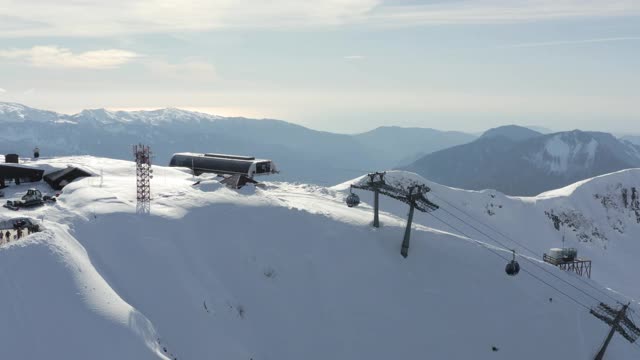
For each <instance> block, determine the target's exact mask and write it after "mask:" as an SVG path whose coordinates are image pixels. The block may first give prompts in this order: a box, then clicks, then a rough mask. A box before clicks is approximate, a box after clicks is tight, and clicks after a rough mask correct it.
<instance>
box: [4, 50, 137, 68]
mask: <svg viewBox="0 0 640 360" xmlns="http://www.w3.org/2000/svg"><path fill="white" fill-rule="evenodd" d="M138 56H139V55H138V54H136V53H134V52H131V51H126V50H120V49H106V50H93V51H86V52H81V53H73V52H72V51H71V50H69V49H65V48H60V47H57V46H34V47H32V48H28V49H9V50H0V58H3V59H7V60H14V61H21V62H23V61H24V62H26V63H27V64H29V65H30V66H34V67H40V68H77V69H113V68H117V67H119V66H121V65H123V64H126V63H128V62H130V61H132V60H134V59H135V58H137V57H138Z"/></svg>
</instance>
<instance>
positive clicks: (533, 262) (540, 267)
mask: <svg viewBox="0 0 640 360" xmlns="http://www.w3.org/2000/svg"><path fill="white" fill-rule="evenodd" d="M440 210H442V211H444V212H446V213H447V214H449V215H451V216H453V217H454V218H456V219H458V220H459V221H460V222H462V223H464V224H466V225H467V226H469V227H471V228H472V229H474V230H476V231H477V232H478V233H480V234H482V235H484V236H485V237H486V238H487V239H489V240H493V241H494V242H495V243H497V244H499V245H500V246H502V247H503V248H505V249H508V248H509V247H508V246H506V245H505V244H504V243H502V242H500V241H498V240H496V239H495V238H492V237H491V236H489V235H487V234H486V233H485V232H483V231H482V230H480V229H478V228H477V227H475V226H473V225H472V224H469V223H468V222H466V221H464V220H462V219H461V218H459V217H458V216H456V215H455V214H452V213H451V212H450V211H448V210H447V209H444V208H442V207H440ZM467 237H468V236H467ZM521 258H523V259H525V260H526V261H528V262H529V263H531V264H533V265H534V266H535V267H537V268H539V269H540V270H542V271H544V272H546V273H547V274H549V275H551V276H553V277H555V278H556V279H558V280H560V281H562V282H564V283H566V284H567V285H569V286H571V287H573V288H574V289H576V290H578V291H580V292H581V293H583V294H585V295H587V296H588V297H590V298H592V299H593V300H595V301H597V302H598V303H600V302H602V301H601V300H600V299H598V298H596V297H595V296H593V295H591V294H589V293H588V292H586V291H585V290H583V289H581V288H579V287H577V286H575V285H574V284H572V283H570V282H569V281H567V280H565V279H563V278H561V277H559V276H557V275H556V274H554V273H552V272H551V271H549V270H547V269H545V268H544V267H542V266H540V265H539V264H537V263H536V262H535V261H533V260H531V259H529V258H528V257H526V256H521Z"/></svg>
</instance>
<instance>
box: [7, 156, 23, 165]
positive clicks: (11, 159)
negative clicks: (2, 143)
mask: <svg viewBox="0 0 640 360" xmlns="http://www.w3.org/2000/svg"><path fill="white" fill-rule="evenodd" d="M4 162H6V163H11V164H17V163H19V162H20V157H19V156H18V154H7V155H5V156H4Z"/></svg>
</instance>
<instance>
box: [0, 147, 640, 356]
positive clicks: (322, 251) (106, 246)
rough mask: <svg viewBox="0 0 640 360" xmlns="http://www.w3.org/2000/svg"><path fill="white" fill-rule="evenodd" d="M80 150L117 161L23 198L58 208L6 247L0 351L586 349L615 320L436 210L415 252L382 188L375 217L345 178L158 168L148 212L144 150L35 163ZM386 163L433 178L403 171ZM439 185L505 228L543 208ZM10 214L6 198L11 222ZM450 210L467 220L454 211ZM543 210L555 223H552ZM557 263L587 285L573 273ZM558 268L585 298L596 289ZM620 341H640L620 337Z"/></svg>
mask: <svg viewBox="0 0 640 360" xmlns="http://www.w3.org/2000/svg"><path fill="white" fill-rule="evenodd" d="M69 164H74V165H78V166H82V167H83V168H86V169H88V170H90V171H92V172H94V173H101V171H100V170H103V171H102V173H103V174H104V177H103V178H102V179H100V178H99V177H92V178H84V179H82V180H78V181H76V182H73V183H71V184H70V185H68V186H67V187H65V189H64V190H63V193H62V195H61V196H60V198H59V201H58V203H57V204H56V205H53V206H47V207H42V208H39V209H35V210H32V211H25V212H24V213H21V214H20V215H21V216H31V217H33V218H36V219H42V218H44V224H43V226H44V227H45V229H46V230H45V232H43V233H39V234H36V235H31V236H29V237H27V238H25V239H24V240H20V241H17V242H12V243H11V244H10V245H2V246H0V270H1V271H2V274H5V275H4V276H2V277H0V293H2V294H3V296H1V297H0V308H1V309H10V310H8V311H0V324H3V325H2V326H0V336H2V339H3V340H5V342H4V343H3V344H4V345H3V346H2V347H0V358H7V359H21V358H34V359H38V358H47V357H51V356H52V354H55V355H57V354H64V358H65V359H69V360H80V359H82V360H84V359H89V358H90V359H97V360H101V359H105V360H106V359H113V358H122V359H167V358H168V359H174V358H177V359H208V358H222V359H231V360H236V359H237V360H247V359H256V360H257V359H300V358H304V359H309V360H315V359H317V360H320V359H323V360H324V359H359V358H366V359H371V360H376V359H380V360H382V359H385V360H386V359H392V358H402V359H405V358H407V359H408V358H422V357H425V356H426V357H428V358H437V359H513V358H514V357H517V358H518V359H524V360H529V359H539V358H544V357H545V356H547V355H548V354H549V353H552V354H554V356H557V357H562V358H565V357H574V358H589V357H590V356H592V355H593V354H594V353H595V351H597V349H598V346H599V345H600V344H601V343H602V338H603V336H604V335H605V334H606V331H607V326H606V324H604V323H602V322H601V321H600V320H598V319H596V318H594V317H593V316H591V315H590V314H589V312H588V311H586V310H585V309H583V308H581V307H578V306H576V305H575V303H573V302H572V301H571V300H570V299H567V298H565V297H563V296H562V295H560V294H559V293H557V292H555V291H554V290H552V289H551V288H549V287H547V286H545V285H544V284H541V283H540V282H538V281H537V280H535V279H534V278H532V277H529V276H526V274H524V273H521V275H519V276H517V277H508V276H506V275H505V274H504V265H505V263H504V260H503V259H501V258H499V257H497V256H494V254H492V253H490V252H488V251H487V250H486V249H485V248H484V246H478V243H477V242H475V241H471V240H469V239H466V238H465V237H464V236H455V235H453V234H451V232H453V230H451V229H449V228H446V226H444V225H443V224H442V223H440V224H437V225H434V224H432V223H429V221H430V220H428V219H431V218H430V217H428V215H424V216H423V215H422V214H418V215H417V216H416V225H415V227H414V228H413V234H412V242H411V248H410V253H409V257H408V258H407V259H404V258H402V257H401V256H400V254H399V250H400V241H401V236H402V232H403V229H404V224H405V220H404V217H405V216H406V207H405V206H404V205H405V204H402V206H398V207H394V206H393V205H392V204H393V203H394V202H390V201H387V200H388V199H384V200H383V204H382V205H383V209H382V210H383V213H382V214H381V222H382V225H383V226H382V227H381V228H379V229H374V228H372V227H371V226H370V222H371V207H370V205H369V204H370V203H368V201H367V200H366V199H365V196H364V194H362V195H363V200H364V202H363V204H361V205H360V207H358V208H348V207H347V206H346V205H345V204H344V202H343V201H344V195H345V191H346V187H345V186H342V187H341V188H338V187H336V188H326V187H323V186H315V185H306V184H291V183H285V182H271V183H266V184H265V187H264V188H253V187H246V188H243V189H242V190H241V191H235V190H230V189H228V188H226V187H224V186H221V185H220V184H219V183H218V182H217V181H216V180H215V179H213V178H210V177H204V178H202V181H201V183H200V185H195V186H194V184H193V180H192V176H191V175H190V174H189V173H188V171H182V170H180V169H176V168H166V167H161V166H157V167H155V169H154V170H155V171H154V175H155V177H154V179H153V181H152V195H153V200H152V202H151V213H150V214H149V215H143V214H136V203H135V187H134V183H135V170H134V166H133V164H132V163H131V162H128V161H119V160H111V159H104V158H94V157H89V156H86V157H66V158H56V159H41V160H39V161H38V162H34V163H32V165H35V166H40V167H47V168H61V167H65V166H67V165H69ZM388 179H389V180H390V181H396V182H398V183H399V184H402V183H405V182H406V181H419V182H422V181H423V180H424V179H421V178H419V177H418V176H416V175H412V174H406V173H400V172H393V173H389V177H388ZM617 180H618V179H616V181H617ZM424 181H426V180H424ZM428 185H430V186H431V187H432V192H433V194H432V195H437V196H439V197H442V198H446V199H447V200H448V201H450V202H452V203H456V204H457V205H458V206H460V207H464V208H465V209H467V210H468V211H470V212H474V214H476V215H477V216H483V219H484V220H485V221H489V222H491V223H492V224H493V225H496V226H498V225H506V224H511V223H512V222H513V220H514V218H513V217H524V216H523V214H522V213H521V211H525V210H526V211H529V212H528V213H527V215H529V219H527V220H526V221H529V222H531V221H533V222H536V221H537V217H536V215H535V214H537V212H538V211H539V210H541V208H537V207H532V206H531V204H534V203H535V201H525V200H523V199H519V198H509V197H505V196H503V195H501V194H499V193H497V192H494V191H483V192H467V191H459V190H456V189H451V188H447V187H444V186H441V185H437V184H433V183H429V184H428ZM28 186H30V185H21V186H20V187H10V188H8V189H5V190H6V195H7V197H13V196H14V195H16V194H18V193H20V192H21V191H23V190H24V188H26V187H28ZM38 186H39V187H41V189H42V190H43V191H45V192H46V191H47V188H46V185H45V184H39V185H38ZM432 199H433V200H434V201H436V202H438V201H439V200H437V198H435V197H433V198H432ZM540 201H542V200H540ZM488 202H491V203H492V204H493V205H495V206H494V208H491V209H492V210H493V211H494V214H493V215H489V214H488V213H487V212H486V210H487V209H486V208H485V207H484V205H486V204H487V203H488ZM499 206H502V207H499ZM476 211H477V212H476ZM11 216H15V213H13V212H9V211H8V210H6V209H0V220H1V219H5V218H9V217H11ZM438 216H439V217H440V218H441V219H443V220H444V221H446V222H448V223H452V224H453V221H454V219H453V218H451V217H448V216H447V214H446V213H444V212H440V213H438ZM540 218H541V219H544V218H545V215H544V214H542V215H540ZM536 226H537V227H541V228H542V227H545V226H546V227H545V229H546V228H547V227H548V228H550V229H551V230H549V232H551V231H555V230H554V229H553V225H552V224H547V223H546V222H545V223H544V224H543V223H537V222H536ZM502 229H503V230H504V231H511V230H512V229H511V228H502ZM534 229H535V228H528V229H526V230H527V232H528V233H530V236H529V237H528V238H523V239H521V240H522V241H526V242H527V244H528V245H530V246H532V247H536V246H538V245H539V244H537V241H538V240H544V237H545V236H546V235H547V233H546V232H545V230H540V229H537V230H536V231H534ZM478 240H480V241H483V242H484V241H485V240H484V239H478ZM568 241H572V239H571V238H570V239H569V240H568ZM486 242H487V245H486V246H494V245H495V244H492V243H490V242H489V241H486ZM611 242H612V243H613V240H612V241H611ZM587 245H588V244H587V243H585V244H579V246H580V251H581V252H586V250H585V246H587ZM620 245H621V246H622V245H624V247H625V248H627V250H634V249H633V248H629V247H627V246H626V245H627V244H620ZM497 251H499V252H500V253H503V254H505V256H510V255H509V251H508V250H497ZM519 254H520V255H528V254H524V253H520V252H519ZM605 259H606V257H602V258H600V259H598V274H604V273H606V272H607V271H608V270H607V266H606V265H607V264H606V263H605V261H604V260H605ZM521 264H523V266H530V265H526V264H527V262H525V261H522V259H521ZM542 266H546V265H542ZM529 270H531V271H534V270H533V269H531V268H529ZM548 270H549V271H550V272H552V273H553V274H555V275H556V276H558V277H560V278H562V279H564V280H565V281H568V282H570V283H571V284H574V285H575V286H578V287H584V284H583V283H582V282H581V281H580V280H578V279H576V277H575V276H573V275H571V274H568V273H564V272H562V271H559V270H558V269H556V268H554V267H551V266H548ZM631 273H634V271H631ZM545 279H546V281H549V282H552V283H553V284H554V285H555V286H559V287H562V288H563V290H565V291H566V292H567V293H568V294H569V295H570V296H572V297H574V298H575V299H577V300H578V301H580V302H584V303H585V304H587V305H589V306H592V305H595V304H596V303H597V302H595V301H594V300H593V299H591V298H589V297H588V296H586V295H584V294H581V293H580V292H578V291H575V290H574V289H572V288H571V287H567V286H566V285H563V283H561V282H559V280H557V279H555V280H554V278H552V277H545ZM600 280H606V277H602V278H600V279H599V281H600ZM591 284H592V285H593V286H594V287H596V288H598V289H600V290H601V291H607V290H604V289H603V288H602V287H601V285H600V284H598V283H596V282H592V283H591ZM590 291H594V290H590ZM608 293H609V294H610V296H612V297H614V298H616V299H618V300H620V301H626V300H627V298H626V297H625V296H622V295H619V294H615V293H613V292H608ZM594 294H596V295H597V294H598V293H595V292H594ZM598 296H600V295H598ZM603 300H604V299H603ZM633 307H634V308H635V307H637V304H636V303H635V302H634V304H633ZM462 323H463V324H464V326H463V327H460V326H458V324H462ZM568 329H569V331H568ZM443 330H444V331H443ZM425 334H427V335H425ZM34 338H36V339H38V341H37V342H35V341H33V339H34ZM461 338H464V339H465V340H464V342H463V343H461V342H460V339H461ZM532 339H535V340H534V341H533V340H532ZM399 344H400V345H399ZM608 355H610V356H611V357H615V358H633V357H634V356H637V353H636V349H635V348H634V347H633V346H631V345H630V344H628V343H626V342H625V341H623V340H620V338H619V337H615V338H614V341H613V342H612V343H611V345H610V348H609V350H608Z"/></svg>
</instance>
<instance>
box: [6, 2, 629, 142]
mask: <svg viewBox="0 0 640 360" xmlns="http://www.w3.org/2000/svg"><path fill="white" fill-rule="evenodd" d="M638 84H640V0H581V1H578V0H531V1H524V0H449V1H447V0H315V1H298V0H269V1H265V0H209V1H205V0H193V1H177V0H110V1H104V0H100V1H98V0H74V1H54V0H0V101H11V102H19V103H22V104H25V105H28V106H32V107H37V108H43V109H48V110H54V111H59V112H64V113H75V112H78V111H80V110H82V109H85V108H107V109H124V110H133V109H155V108H164V107H177V108H182V109H187V110H197V111H202V112H207V113H213V114H218V115H224V116H245V117H252V118H276V119H282V120H286V121H290V122H293V123H297V124H301V125H304V126H307V127H310V128H313V129H319V130H327V131H334V132H341V133H355V132H360V131H366V130H369V129H372V128H375V127H378V126H385V125H397V126H417V127H431V128H437V129H443V130H463V131H469V132H475V131H482V130H484V129H487V128H490V127H494V126H498V125H504V124H520V125H535V126H540V127H545V128H548V129H551V130H557V131H559V130H570V129H576V128H580V129H583V130H601V131H610V132H616V133H638V134H640V105H639V104H640V86H638Z"/></svg>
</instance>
